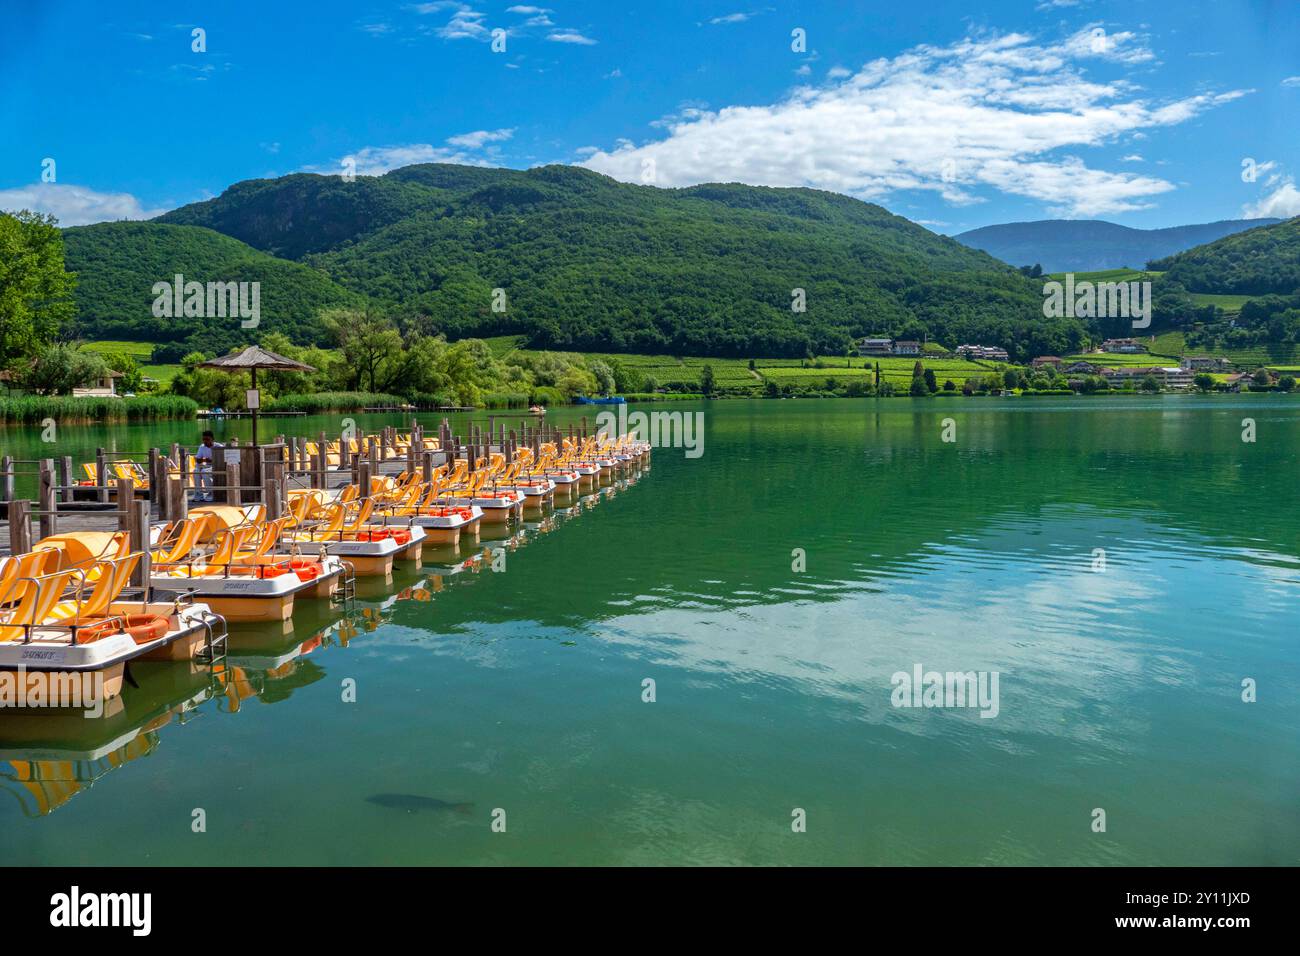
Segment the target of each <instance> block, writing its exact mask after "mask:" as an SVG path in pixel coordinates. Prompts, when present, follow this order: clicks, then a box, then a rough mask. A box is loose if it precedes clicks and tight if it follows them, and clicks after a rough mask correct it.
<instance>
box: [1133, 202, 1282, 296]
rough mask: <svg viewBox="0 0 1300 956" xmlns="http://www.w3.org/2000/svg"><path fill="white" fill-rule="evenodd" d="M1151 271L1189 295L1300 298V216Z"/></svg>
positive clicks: (1163, 263)
mask: <svg viewBox="0 0 1300 956" xmlns="http://www.w3.org/2000/svg"><path fill="white" fill-rule="evenodd" d="M1151 266H1152V268H1153V269H1158V270H1161V271H1163V272H1164V273H1165V275H1164V277H1163V278H1164V279H1165V280H1166V281H1174V282H1178V283H1179V284H1181V285H1182V286H1183V288H1185V289H1187V291H1189V292H1209V293H1217V294H1226V295H1269V294H1273V295H1297V294H1300V216H1297V217H1296V218H1294V219H1287V220H1285V221H1279V222H1278V223H1277V224H1276V225H1271V226H1268V227H1267V228H1263V229H1252V230H1250V231H1249V232H1242V233H1238V234H1236V235H1233V236H1227V237H1225V238H1223V239H1219V240H1217V241H1215V242H1211V243H1209V244H1207V245H1203V246H1197V247H1196V248H1195V249H1188V250H1187V251H1186V252H1180V253H1179V254H1178V255H1175V256H1170V257H1169V258H1167V259H1158V260H1156V261H1154V262H1152V264H1151Z"/></svg>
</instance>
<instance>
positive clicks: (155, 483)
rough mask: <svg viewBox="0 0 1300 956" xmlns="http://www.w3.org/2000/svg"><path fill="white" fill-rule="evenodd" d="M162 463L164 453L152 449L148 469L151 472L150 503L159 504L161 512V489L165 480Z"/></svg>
mask: <svg viewBox="0 0 1300 956" xmlns="http://www.w3.org/2000/svg"><path fill="white" fill-rule="evenodd" d="M161 461H162V453H161V452H159V451H158V449H157V448H150V449H149V469H148V470H149V501H150V504H154V503H157V504H158V505H159V511H160V512H161V510H162V507H161V502H162V492H161V491H160V490H159V489H161V488H162V486H163V483H164V480H165V479H164V478H163V477H162V474H161V472H162V469H161V468H159V464H160V463H161Z"/></svg>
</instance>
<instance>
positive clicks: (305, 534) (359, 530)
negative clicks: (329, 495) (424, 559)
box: [276, 498, 425, 577]
mask: <svg viewBox="0 0 1300 956" xmlns="http://www.w3.org/2000/svg"><path fill="white" fill-rule="evenodd" d="M301 500H303V501H304V502H305V501H308V500H309V499H301ZM352 504H355V505H356V513H355V515H352V516H349V513H348V512H349V503H347V502H340V503H339V504H334V505H329V506H327V507H326V508H325V510H324V513H323V516H322V520H320V521H319V522H316V523H312V522H310V521H307V520H302V519H300V520H298V521H297V523H296V524H295V525H294V527H293V528H292V529H291V530H289V531H287V532H286V533H285V534H284V535H283V537H282V538H281V539H280V541H279V543H278V545H277V549H276V550H277V553H288V554H292V555H298V554H301V551H302V549H304V548H307V549H312V548H320V547H322V546H323V547H324V548H325V550H326V551H327V553H328V554H331V555H334V556H336V557H338V558H342V559H344V560H345V561H347V562H348V563H349V564H350V565H352V567H353V569H354V570H355V572H356V573H357V574H359V575H365V576H378V577H388V576H389V575H391V574H392V573H393V561H394V560H395V559H396V558H397V557H398V556H399V555H409V554H410V552H411V551H412V549H414V551H415V553H414V555H413V556H415V557H418V556H419V554H420V552H421V551H422V550H423V548H424V538H425V533H424V529H423V528H419V527H401V526H398V525H393V526H391V527H390V526H386V525H380V524H373V523H369V519H370V517H371V512H372V511H373V509H374V505H375V501H374V499H373V498H366V499H365V500H364V501H361V502H356V501H355V500H354V501H353V502H352Z"/></svg>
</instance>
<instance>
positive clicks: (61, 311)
mask: <svg viewBox="0 0 1300 956" xmlns="http://www.w3.org/2000/svg"><path fill="white" fill-rule="evenodd" d="M56 222H57V220H56V219H55V218H54V217H53V216H44V215H41V214H40V213H33V212H28V211H26V210H23V211H21V212H15V213H12V214H8V213H0V366H3V367H5V368H13V367H14V364H15V362H16V361H17V360H18V359H20V358H22V357H24V356H31V355H34V354H36V352H37V351H38V350H39V348H40V347H41V346H42V345H43V344H44V343H46V342H48V341H50V340H51V339H52V338H53V337H54V335H55V333H56V332H58V330H59V327H60V326H61V325H62V324H63V323H65V322H67V321H69V320H70V319H72V317H73V316H74V315H75V314H76V306H75V304H74V303H73V300H72V293H73V290H74V289H75V288H76V285H77V282H76V276H75V275H74V274H73V273H71V272H68V271H67V270H66V269H65V268H64V264H63V236H62V235H61V234H60V232H59V229H58V227H57V225H56Z"/></svg>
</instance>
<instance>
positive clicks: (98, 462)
mask: <svg viewBox="0 0 1300 956" xmlns="http://www.w3.org/2000/svg"><path fill="white" fill-rule="evenodd" d="M95 484H96V485H98V486H99V488H98V490H97V491H96V492H95V495H96V497H97V498H98V499H99V503H100V504H108V485H109V477H108V455H107V454H106V453H105V452H104V449H102V448H96V449H95ZM121 505H122V502H120V501H119V502H118V507H121Z"/></svg>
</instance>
